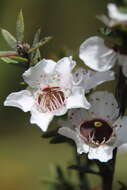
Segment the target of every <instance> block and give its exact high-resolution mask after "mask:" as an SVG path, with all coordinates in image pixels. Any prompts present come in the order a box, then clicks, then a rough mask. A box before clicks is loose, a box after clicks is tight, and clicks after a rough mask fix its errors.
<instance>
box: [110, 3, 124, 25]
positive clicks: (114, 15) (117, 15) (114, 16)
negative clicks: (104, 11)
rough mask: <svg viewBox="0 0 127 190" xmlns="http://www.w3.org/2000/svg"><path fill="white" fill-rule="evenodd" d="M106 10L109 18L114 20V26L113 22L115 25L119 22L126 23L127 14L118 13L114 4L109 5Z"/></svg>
mask: <svg viewBox="0 0 127 190" xmlns="http://www.w3.org/2000/svg"><path fill="white" fill-rule="evenodd" d="M107 8H108V14H109V17H110V18H111V19H113V20H114V24H115V22H116V24H117V23H119V22H126V21H127V14H126V13H122V12H120V11H119V9H118V8H117V6H116V5H115V4H113V3H109V4H108V6H107Z"/></svg>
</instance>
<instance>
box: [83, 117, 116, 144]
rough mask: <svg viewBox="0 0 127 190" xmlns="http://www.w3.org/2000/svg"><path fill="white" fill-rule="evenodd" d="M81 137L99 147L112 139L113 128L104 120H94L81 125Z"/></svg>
mask: <svg viewBox="0 0 127 190" xmlns="http://www.w3.org/2000/svg"><path fill="white" fill-rule="evenodd" d="M80 136H81V138H82V139H83V140H84V141H85V142H86V143H88V144H89V143H90V144H91V143H92V144H93V145H97V146H99V145H101V144H104V143H106V142H108V141H109V140H110V139H111V137H112V136H113V128H112V127H111V126H110V125H109V124H108V123H107V122H106V121H104V120H102V119H93V120H90V121H85V122H84V123H82V124H81V126H80Z"/></svg>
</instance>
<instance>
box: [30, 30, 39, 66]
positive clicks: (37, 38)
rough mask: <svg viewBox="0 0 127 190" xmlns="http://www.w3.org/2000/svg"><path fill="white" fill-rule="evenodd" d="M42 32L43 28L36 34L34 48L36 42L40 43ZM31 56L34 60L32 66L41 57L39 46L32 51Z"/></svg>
mask: <svg viewBox="0 0 127 190" xmlns="http://www.w3.org/2000/svg"><path fill="white" fill-rule="evenodd" d="M40 33H41V30H40V29H38V30H37V32H36V33H35V36H34V40H33V44H32V48H35V47H36V44H38V43H39V40H40ZM30 56H31V60H32V63H31V66H32V65H35V64H36V63H37V62H38V61H39V60H40V59H41V54H40V51H39V48H37V49H36V50H35V51H34V52H32V53H31V55H30Z"/></svg>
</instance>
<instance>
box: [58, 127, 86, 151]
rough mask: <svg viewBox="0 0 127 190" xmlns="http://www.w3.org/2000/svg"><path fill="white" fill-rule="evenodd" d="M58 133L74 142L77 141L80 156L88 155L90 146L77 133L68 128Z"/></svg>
mask: <svg viewBox="0 0 127 190" xmlns="http://www.w3.org/2000/svg"><path fill="white" fill-rule="evenodd" d="M58 133H59V134H61V135H63V136H65V137H68V138H70V139H72V140H74V141H75V143H76V146H77V152H78V153H79V154H82V153H87V152H88V150H89V146H88V145H87V144H85V143H84V142H83V141H82V140H81V139H80V138H79V137H78V136H77V134H76V132H75V131H74V130H72V129H70V128H68V127H61V128H60V129H59V130H58Z"/></svg>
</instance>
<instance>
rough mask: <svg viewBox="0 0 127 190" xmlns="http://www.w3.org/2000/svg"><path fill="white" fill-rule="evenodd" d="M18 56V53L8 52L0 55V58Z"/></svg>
mask: <svg viewBox="0 0 127 190" xmlns="http://www.w3.org/2000/svg"><path fill="white" fill-rule="evenodd" d="M16 55H18V54H17V52H16V51H8V52H5V53H0V57H11V56H16Z"/></svg>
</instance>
